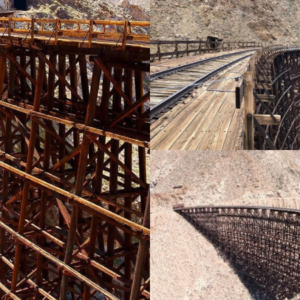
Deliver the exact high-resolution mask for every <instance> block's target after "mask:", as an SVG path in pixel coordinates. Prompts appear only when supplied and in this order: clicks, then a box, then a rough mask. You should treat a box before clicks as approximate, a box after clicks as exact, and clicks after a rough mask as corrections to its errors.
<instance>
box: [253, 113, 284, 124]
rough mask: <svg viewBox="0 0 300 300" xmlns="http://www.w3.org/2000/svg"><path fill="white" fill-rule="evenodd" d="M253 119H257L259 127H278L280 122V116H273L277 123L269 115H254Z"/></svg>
mask: <svg viewBox="0 0 300 300" xmlns="http://www.w3.org/2000/svg"><path fill="white" fill-rule="evenodd" d="M254 117H255V118H256V119H257V121H258V123H259V124H260V125H279V124H280V122H281V116H280V115H274V117H275V119H276V120H277V122H275V120H274V119H273V118H272V117H271V116H270V115H258V114H255V115H254Z"/></svg>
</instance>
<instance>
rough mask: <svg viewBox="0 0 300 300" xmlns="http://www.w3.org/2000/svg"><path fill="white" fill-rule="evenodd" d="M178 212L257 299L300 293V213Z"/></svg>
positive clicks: (277, 299) (223, 209)
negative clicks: (204, 238) (210, 245)
mask: <svg viewBox="0 0 300 300" xmlns="http://www.w3.org/2000/svg"><path fill="white" fill-rule="evenodd" d="M174 211H175V212H177V213H179V214H180V215H181V216H182V217H184V218H185V219H186V220H187V221H188V222H190V223H191V224H192V225H193V226H194V227H195V228H196V229H197V230H198V231H199V232H200V233H201V234H203V235H204V236H205V237H206V238H207V239H208V240H209V241H210V242H211V243H212V244H213V245H214V247H216V248H217V250H218V252H219V254H220V255H221V256H222V258H224V259H225V260H226V261H228V263H229V264H230V265H231V266H232V268H233V269H234V270H235V272H236V273H237V274H238V276H239V277H240V279H241V281H242V282H243V283H244V284H245V286H246V287H247V288H248V289H249V291H250V293H251V295H252V296H253V298H254V299H257V300H284V299H291V298H293V297H294V296H296V295H297V294H299V293H300V289H299V284H298V283H299V279H300V263H299V257H300V246H299V244H300V243H299V241H300V211H299V210H292V209H283V208H272V207H245V206H244V207H243V206H241V207H234V206H227V207H222V206H220V207H213V206H210V207H201V206H199V207H184V206H183V205H177V206H174Z"/></svg>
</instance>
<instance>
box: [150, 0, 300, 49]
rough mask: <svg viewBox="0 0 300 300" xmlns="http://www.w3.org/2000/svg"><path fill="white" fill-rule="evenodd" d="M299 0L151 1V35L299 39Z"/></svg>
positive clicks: (281, 40)
mask: <svg viewBox="0 0 300 300" xmlns="http://www.w3.org/2000/svg"><path fill="white" fill-rule="evenodd" d="M299 23H300V0H242V1H241V0H151V38H153V39H162V38H165V39H166V38H168V39H175V38H178V39H188V38H189V39H205V38H206V37H207V36H208V35H216V36H219V37H221V38H224V39H226V40H234V41H261V42H267V43H282V42H286V43H291V42H297V41H298V40H299V37H300V32H299V25H300V24H299Z"/></svg>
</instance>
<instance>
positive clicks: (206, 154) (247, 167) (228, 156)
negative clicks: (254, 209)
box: [150, 151, 300, 300]
mask: <svg viewBox="0 0 300 300" xmlns="http://www.w3.org/2000/svg"><path fill="white" fill-rule="evenodd" d="M150 173H151V187H152V189H151V257H152V258H151V276H152V283H151V285H152V288H151V289H152V296H151V298H152V299H153V300H160V299H166V300H168V299H184V300H185V299H191V300H193V299H195V300H196V299H205V300H217V299H218V300H228V299H230V300H248V299H249V300H250V299H253V298H252V297H251V295H250V294H249V292H248V290H247V289H246V288H245V287H244V286H243V284H242V283H241V281H240V280H239V278H238V277H237V275H236V274H235V273H234V272H233V270H232V269H231V268H230V267H229V265H228V264H227V263H226V262H224V261H223V260H222V258H220V256H218V254H217V252H216V250H215V249H214V247H213V246H212V245H211V244H210V243H209V242H208V241H207V240H206V239H205V238H204V237H203V236H202V235H201V234H199V233H198V232H197V231H196V230H195V229H194V227H193V226H192V225H190V224H189V223H188V222H186V221H185V220H184V219H183V218H182V217H180V216H179V215H178V214H176V213H174V212H173V210H172V206H173V205H174V204H177V203H183V204H185V205H186V206H194V205H252V206H274V207H290V208H297V209H300V198H299V191H300V180H299V179H300V156H299V153H298V151H291V152H284V151H268V152H262V151H251V152H250V151H249V152H248V151H237V152H223V151H222V152H221V151H152V152H151V171H150ZM175 186H181V188H174V187H175ZM295 299H298V298H297V297H296V298H295ZM299 299H300V298H299Z"/></svg>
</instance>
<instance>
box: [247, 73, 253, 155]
mask: <svg viewBox="0 0 300 300" xmlns="http://www.w3.org/2000/svg"><path fill="white" fill-rule="evenodd" d="M245 80H246V95H245V146H246V150H254V120H253V115H254V95H253V88H254V84H253V73H252V72H246V73H245Z"/></svg>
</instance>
